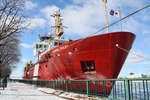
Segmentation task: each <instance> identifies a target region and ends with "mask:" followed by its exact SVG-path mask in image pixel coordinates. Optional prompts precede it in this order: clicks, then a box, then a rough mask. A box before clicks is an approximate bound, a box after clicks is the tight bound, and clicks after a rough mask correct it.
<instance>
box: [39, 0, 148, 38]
mask: <svg viewBox="0 0 150 100" xmlns="http://www.w3.org/2000/svg"><path fill="white" fill-rule="evenodd" d="M72 1H73V2H74V3H73V4H69V5H67V6H66V7H65V8H63V9H61V11H62V16H63V22H64V25H65V26H68V29H66V30H65V32H66V33H67V34H68V35H69V36H73V35H74V36H79V35H80V36H84V37H85V36H88V35H89V34H91V33H94V32H96V31H97V30H98V29H100V28H102V27H104V26H105V25H106V24H105V17H104V5H103V2H101V1H99V0H72ZM133 4H134V5H133ZM143 5H144V1H142V0H138V1H136V2H135V0H122V1H120V0H109V1H108V3H107V7H108V13H109V10H110V9H112V8H118V7H121V8H122V10H123V11H122V15H127V14H129V13H131V12H132V11H135V10H137V8H140V7H142V6H143ZM127 8H130V12H129V9H127ZM57 9H58V7H57V6H55V5H52V6H47V7H45V8H43V9H41V12H42V13H43V14H44V15H45V16H46V17H47V19H48V20H50V21H51V24H54V18H50V15H51V14H53V13H54V12H55V11H56V10H57ZM112 19H113V20H112ZM114 19H115V18H112V17H111V18H110V19H109V20H110V23H111V22H112V21H114ZM115 20H118V19H117V18H116V19H115ZM133 25H135V27H134V28H133V27H132V29H131V26H133ZM141 26H142V27H144V26H145V25H144V24H142V25H141V23H140V22H139V21H138V20H137V19H133V18H132V19H130V20H128V24H125V28H124V27H123V29H124V30H129V31H132V30H134V31H136V30H137V28H139V27H141ZM118 27H119V25H118ZM114 30H115V31H116V30H117V31H118V28H117V29H116V28H113V29H112V31H114ZM105 31H106V30H105Z"/></svg>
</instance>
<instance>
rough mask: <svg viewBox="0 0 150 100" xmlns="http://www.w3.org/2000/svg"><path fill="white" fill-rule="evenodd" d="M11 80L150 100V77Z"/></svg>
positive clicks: (109, 95)
mask: <svg viewBox="0 0 150 100" xmlns="http://www.w3.org/2000/svg"><path fill="white" fill-rule="evenodd" d="M11 81H17V82H22V83H27V84H33V85H36V86H37V87H47V88H53V89H59V90H63V91H66V92H74V93H79V94H85V95H87V96H94V97H108V98H110V99H119V100H150V78H145V79H143V78H140V79H101V80H48V81H45V80H19V79H11Z"/></svg>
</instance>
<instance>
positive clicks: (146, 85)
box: [109, 81, 150, 100]
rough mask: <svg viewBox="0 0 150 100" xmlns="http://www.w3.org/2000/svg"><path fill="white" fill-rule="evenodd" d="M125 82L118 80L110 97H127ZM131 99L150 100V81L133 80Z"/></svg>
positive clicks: (130, 84) (130, 90) (130, 87)
mask: <svg viewBox="0 0 150 100" xmlns="http://www.w3.org/2000/svg"><path fill="white" fill-rule="evenodd" d="M124 83H125V82H116V84H115V85H114V87H113V89H112V91H111V95H110V96H109V98H117V99H121V100H125V99H126V89H125V84H124ZM129 92H130V98H131V99H130V100H150V81H131V82H130V83H129Z"/></svg>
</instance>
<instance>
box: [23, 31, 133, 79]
mask: <svg viewBox="0 0 150 100" xmlns="http://www.w3.org/2000/svg"><path fill="white" fill-rule="evenodd" d="M134 39H135V35H134V34H132V33H130V32H114V33H108V34H102V35H96V36H91V37H87V38H84V39H79V40H75V41H71V42H67V43H65V44H63V45H61V46H58V47H56V48H54V49H52V50H50V51H48V52H46V53H45V54H43V55H42V57H41V59H40V63H39V70H38V76H34V65H33V66H32V67H31V68H29V69H28V70H27V71H26V72H24V79H32V78H33V77H38V80H58V79H61V80H71V79H76V80H78V79H80V80H81V79H112V78H117V76H118V74H119V72H120V70H121V68H122V66H123V64H124V61H125V59H126V57H127V55H128V52H129V51H130V49H131V46H132V43H133V41H134ZM27 72H28V73H29V74H27Z"/></svg>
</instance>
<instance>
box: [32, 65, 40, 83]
mask: <svg viewBox="0 0 150 100" xmlns="http://www.w3.org/2000/svg"><path fill="white" fill-rule="evenodd" d="M38 72H39V64H36V65H35V66H34V73H33V76H38ZM37 79H38V77H34V78H33V80H37Z"/></svg>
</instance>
